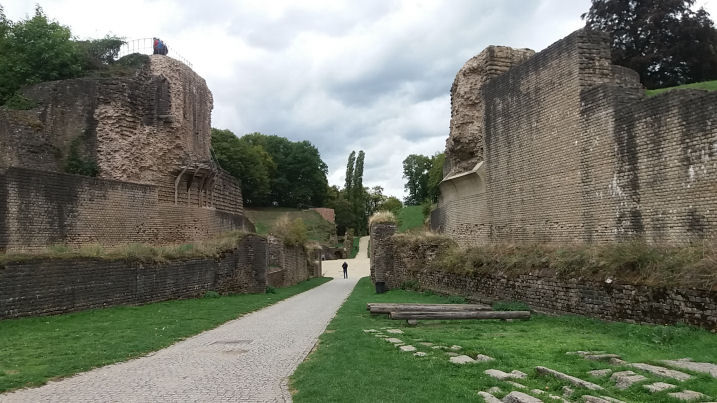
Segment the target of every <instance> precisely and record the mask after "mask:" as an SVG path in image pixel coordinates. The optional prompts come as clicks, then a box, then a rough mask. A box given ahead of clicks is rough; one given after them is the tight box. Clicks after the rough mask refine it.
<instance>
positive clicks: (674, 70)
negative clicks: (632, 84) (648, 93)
mask: <svg viewBox="0 0 717 403" xmlns="http://www.w3.org/2000/svg"><path fill="white" fill-rule="evenodd" d="M694 4H695V1H694V0H593V2H592V6H591V7H590V10H589V11H588V12H587V13H585V14H583V15H582V18H583V19H585V21H586V27H587V28H589V29H594V30H600V31H604V32H608V33H609V34H611V37H612V60H613V63H615V64H617V65H620V66H625V67H629V68H631V69H633V70H635V71H637V72H638V73H639V74H640V80H641V81H642V83H643V84H644V85H645V86H646V87H647V88H662V87H670V86H674V85H679V84H685V83H691V82H698V81H706V80H712V79H715V78H717V31H716V30H715V28H714V24H713V22H712V21H711V20H710V18H709V14H708V13H707V12H706V11H705V10H704V9H702V8H700V9H699V10H697V11H692V6H693V5H694Z"/></svg>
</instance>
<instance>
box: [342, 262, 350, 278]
mask: <svg viewBox="0 0 717 403" xmlns="http://www.w3.org/2000/svg"><path fill="white" fill-rule="evenodd" d="M341 267H343V269H344V278H349V271H348V270H349V264H348V263H346V262H344V264H342V265H341Z"/></svg>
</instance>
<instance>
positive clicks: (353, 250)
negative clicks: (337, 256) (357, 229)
mask: <svg viewBox="0 0 717 403" xmlns="http://www.w3.org/2000/svg"><path fill="white" fill-rule="evenodd" d="M359 242H361V237H358V236H355V237H354V240H353V245H351V253H350V254H349V258H350V259H353V258H355V257H356V255H357V254H358V251H359Z"/></svg>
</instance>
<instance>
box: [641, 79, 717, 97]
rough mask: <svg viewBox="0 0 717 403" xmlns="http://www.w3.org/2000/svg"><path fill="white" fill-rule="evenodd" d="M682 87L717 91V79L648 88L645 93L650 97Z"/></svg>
mask: <svg viewBox="0 0 717 403" xmlns="http://www.w3.org/2000/svg"><path fill="white" fill-rule="evenodd" d="M680 89H693V90H707V91H717V80H715V81H703V82H701V83H692V84H685V85H678V86H677V87H669V88H659V89H656V90H647V91H645V94H646V95H647V96H648V97H651V96H654V95H657V94H661V93H663V92H667V91H672V90H680Z"/></svg>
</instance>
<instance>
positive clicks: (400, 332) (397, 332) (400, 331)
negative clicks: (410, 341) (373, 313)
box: [386, 329, 403, 334]
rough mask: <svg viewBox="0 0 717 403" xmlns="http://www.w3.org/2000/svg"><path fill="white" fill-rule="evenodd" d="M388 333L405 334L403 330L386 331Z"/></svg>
mask: <svg viewBox="0 0 717 403" xmlns="http://www.w3.org/2000/svg"><path fill="white" fill-rule="evenodd" d="M386 333H391V334H403V330H401V329H386Z"/></svg>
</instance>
